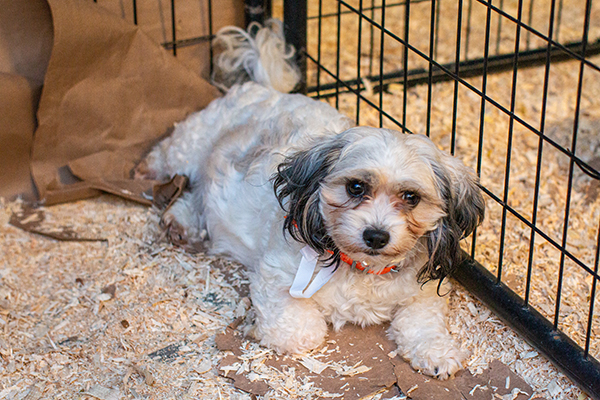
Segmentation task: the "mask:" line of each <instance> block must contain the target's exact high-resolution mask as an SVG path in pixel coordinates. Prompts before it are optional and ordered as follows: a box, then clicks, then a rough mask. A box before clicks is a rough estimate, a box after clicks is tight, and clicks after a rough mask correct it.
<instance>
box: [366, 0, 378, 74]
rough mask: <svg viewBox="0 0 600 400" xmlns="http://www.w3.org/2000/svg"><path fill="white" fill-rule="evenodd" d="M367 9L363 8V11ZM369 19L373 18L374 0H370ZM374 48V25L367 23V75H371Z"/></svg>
mask: <svg viewBox="0 0 600 400" xmlns="http://www.w3.org/2000/svg"><path fill="white" fill-rule="evenodd" d="M364 11H367V10H365V9H363V12H364ZM371 19H372V20H375V0H371ZM374 49H375V27H374V26H373V24H369V75H373V58H374V55H375V53H374Z"/></svg>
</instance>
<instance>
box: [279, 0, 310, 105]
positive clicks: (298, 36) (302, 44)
mask: <svg viewBox="0 0 600 400" xmlns="http://www.w3.org/2000/svg"><path fill="white" fill-rule="evenodd" d="M306 21H307V5H306V0H286V1H284V2H283V26H284V33H285V40H286V41H287V43H289V44H291V45H292V46H294V48H295V49H296V64H297V65H298V67H299V68H300V73H301V74H302V78H301V80H300V85H299V87H297V88H296V91H297V92H299V93H304V94H306V55H305V53H306Z"/></svg>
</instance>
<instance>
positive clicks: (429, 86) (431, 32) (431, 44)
mask: <svg viewBox="0 0 600 400" xmlns="http://www.w3.org/2000/svg"><path fill="white" fill-rule="evenodd" d="M435 8H436V2H435V0H431V13H430V15H431V18H430V21H429V75H428V82H427V121H426V123H425V134H426V135H427V136H431V104H432V102H433V98H432V96H433V84H432V83H431V80H432V78H433V63H432V61H433V59H434V55H433V53H434V49H433V48H434V46H435V21H436V20H435Z"/></svg>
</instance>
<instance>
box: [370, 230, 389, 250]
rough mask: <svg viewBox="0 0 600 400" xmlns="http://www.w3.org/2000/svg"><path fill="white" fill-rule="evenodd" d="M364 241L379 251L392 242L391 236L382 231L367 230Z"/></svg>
mask: <svg viewBox="0 0 600 400" xmlns="http://www.w3.org/2000/svg"><path fill="white" fill-rule="evenodd" d="M363 240H364V241H365V243H366V244H367V246H369V247H370V248H372V249H374V250H379V249H381V248H383V247H385V245H386V244H388V242H389V241H390V234H389V233H387V232H386V231H382V230H381V229H365V231H364V232H363Z"/></svg>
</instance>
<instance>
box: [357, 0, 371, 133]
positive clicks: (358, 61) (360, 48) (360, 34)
mask: <svg viewBox="0 0 600 400" xmlns="http://www.w3.org/2000/svg"><path fill="white" fill-rule="evenodd" d="M362 16H363V0H359V2H358V32H357V33H358V44H357V46H356V47H357V51H356V90H357V91H358V92H360V90H361V85H362V82H361V65H360V58H361V57H360V56H361V54H360V53H361V50H362V20H363V19H362ZM371 26H373V25H371ZM355 119H356V124H357V125H360V96H356V118H355Z"/></svg>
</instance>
